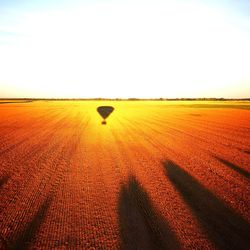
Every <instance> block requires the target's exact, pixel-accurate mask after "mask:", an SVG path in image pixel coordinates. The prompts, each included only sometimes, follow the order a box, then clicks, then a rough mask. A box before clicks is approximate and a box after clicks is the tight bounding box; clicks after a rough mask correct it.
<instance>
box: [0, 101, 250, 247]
mask: <svg viewBox="0 0 250 250" xmlns="http://www.w3.org/2000/svg"><path fill="white" fill-rule="evenodd" d="M99 105H111V106H114V107H115V111H114V112H113V113H112V114H111V116H110V117H109V118H108V119H107V125H101V121H102V119H101V117H100V116H99V115H98V113H97V112H96V108H97V107H98V106H99ZM0 119H1V122H0V197H1V200H0V236H1V239H0V249H5V248H6V249H9V248H14V249H15V248H22V249H27V248H36V249H37V248H38V249H39V248H46V249H51V248H58V249H65V248H71V249H77V248H79V249H117V248H121V249H165V248H166V249H188V248H196V249H211V248H220V249H225V248H227V249H228V248H233V249H236V248H238V249H246V248H247V246H249V245H250V241H249V237H248V236H249V235H248V234H249V229H250V224H249V221H250V214H249V211H250V209H249V208H250V203H249V197H250V189H249V177H250V174H249V171H250V169H249V168H250V110H243V109H229V108H227V109H226V108H211V109H208V108H191V107H185V106H180V107H176V106H174V105H173V106H171V104H169V105H168V103H167V102H108V101H75V102H74V101H72V102H70V101H67V102H63V101H55V102H52V101H49V102H48V101H35V102H30V103H12V104H11V103H6V104H2V105H1V106H0Z"/></svg>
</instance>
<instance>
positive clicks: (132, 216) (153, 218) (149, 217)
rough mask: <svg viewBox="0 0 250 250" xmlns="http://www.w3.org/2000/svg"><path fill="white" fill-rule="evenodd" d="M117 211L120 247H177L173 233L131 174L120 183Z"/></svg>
mask: <svg viewBox="0 0 250 250" xmlns="http://www.w3.org/2000/svg"><path fill="white" fill-rule="evenodd" d="M118 212H119V224H120V235H121V249H144V250H146V249H180V246H179V243H178V240H177V238H176V236H175V234H174V233H173V232H172V231H171V229H170V227H169V225H168V224H167V222H166V221H165V219H164V218H163V217H162V216H161V215H160V214H159V213H158V212H157V211H156V209H155V208H154V206H153V204H152V202H151V200H150V198H149V196H148V195H147V193H146V191H145V190H144V189H143V187H142V186H141V185H140V184H139V183H138V181H137V180H136V178H135V177H133V176H131V177H130V178H129V181H128V184H127V185H122V186H121V190H120V196H119V204H118Z"/></svg>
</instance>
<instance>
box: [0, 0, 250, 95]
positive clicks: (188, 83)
mask: <svg viewBox="0 0 250 250" xmlns="http://www.w3.org/2000/svg"><path fill="white" fill-rule="evenodd" d="M3 13H5V16H7V15H10V16H11V18H9V19H11V20H12V21H11V22H9V23H8V22H7V21H6V24H4V23H2V24H1V27H0V28H1V30H2V31H3V30H5V31H9V32H10V31H11V32H13V33H15V35H13V36H11V37H10V36H8V37H7V38H6V36H5V37H3V35H2V40H0V54H1V58H0V68H1V76H0V90H1V93H2V95H6V97H7V96H13V97H54V98H57V97H66V98H67V97H68V98H80V97H83V98H84V97H111V98H115V97H123V98H126V97H139V98H151V97H153V98H154V97H170V98H171V97H203V96H204V97H245V95H246V92H247V91H248V93H249V92H250V84H249V80H250V71H249V68H250V61H249V59H248V58H250V47H249V44H250V34H249V32H247V31H246V30H244V29H243V28H241V27H239V25H237V23H236V22H235V20H234V19H232V17H231V16H230V15H229V14H227V12H225V11H224V12H223V11H219V10H218V9H216V8H212V7H211V6H210V7H209V6H205V5H201V4H191V3H189V4H187V3H186V4H185V3H183V2H178V3H176V2H175V3H173V2H168V3H162V2H157V3H147V4H140V3H136V4H132V3H127V4H121V3H120V4H111V3H109V4H108V3H106V4H101V3H99V4H81V5H77V6H74V5H73V6H70V7H67V8H58V9H51V10H50V9H49V10H39V9H38V10H35V11H33V12H32V11H28V10H23V11H21V10H20V11H19V12H18V11H17V12H15V13H14V14H13V13H12V12H10V11H9V10H8V9H7V10H5V12H3ZM6 20H7V17H6ZM247 21H248V24H249V20H247ZM4 39H5V40H4ZM237 89H239V90H240V91H237ZM235 93H237V94H235ZM2 97H4V96H2Z"/></svg>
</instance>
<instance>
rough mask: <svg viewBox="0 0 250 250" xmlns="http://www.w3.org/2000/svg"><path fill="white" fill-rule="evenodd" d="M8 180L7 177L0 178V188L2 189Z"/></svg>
mask: <svg viewBox="0 0 250 250" xmlns="http://www.w3.org/2000/svg"><path fill="white" fill-rule="evenodd" d="M9 179H10V176H9V175H4V176H3V177H1V179H0V188H2V187H3V186H4V185H5V184H6V183H7V182H8V180H9Z"/></svg>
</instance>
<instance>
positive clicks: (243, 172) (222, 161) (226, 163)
mask: <svg viewBox="0 0 250 250" xmlns="http://www.w3.org/2000/svg"><path fill="white" fill-rule="evenodd" d="M214 158H215V159H217V160H218V161H220V162H221V163H223V164H224V165H225V166H227V167H229V168H231V169H233V170H234V171H236V172H237V173H239V174H241V175H243V176H244V177H246V178H248V179H249V178H250V173H249V172H247V171H246V170H244V169H242V168H240V167H239V166H237V165H235V164H233V163H232V162H229V161H227V160H225V159H222V158H220V157H218V156H214Z"/></svg>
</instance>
